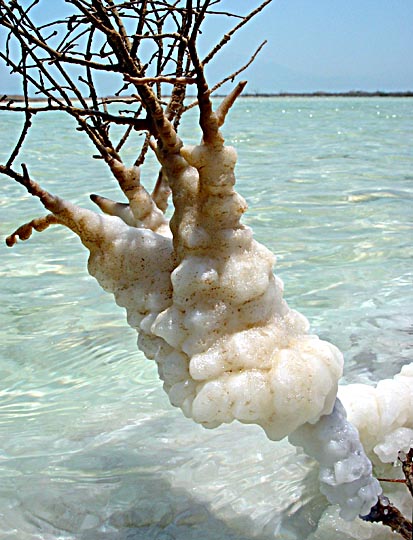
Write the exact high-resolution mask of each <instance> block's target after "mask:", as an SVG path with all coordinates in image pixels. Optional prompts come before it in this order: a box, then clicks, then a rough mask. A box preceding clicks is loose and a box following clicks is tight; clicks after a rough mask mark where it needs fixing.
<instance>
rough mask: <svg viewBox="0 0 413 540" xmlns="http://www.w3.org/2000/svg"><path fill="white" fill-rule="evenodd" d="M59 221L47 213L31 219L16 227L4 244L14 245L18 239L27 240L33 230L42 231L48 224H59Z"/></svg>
mask: <svg viewBox="0 0 413 540" xmlns="http://www.w3.org/2000/svg"><path fill="white" fill-rule="evenodd" d="M60 223H61V221H60V220H59V219H58V218H57V217H56V216H55V215H54V214H47V215H45V216H42V217H39V218H35V219H32V221H29V223H24V224H23V225H21V226H20V227H19V228H18V229H16V230H15V231H14V232H13V233H12V234H10V235H9V236H8V237H7V238H6V244H7V245H8V246H9V247H12V246H14V244H15V243H16V242H17V240H18V239H20V240H28V239H29V238H30V237H31V235H32V232H33V230H35V231H37V232H42V231H44V230H45V229H47V228H48V227H49V226H50V225H55V224H60Z"/></svg>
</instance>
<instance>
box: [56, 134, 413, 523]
mask: <svg viewBox="0 0 413 540" xmlns="http://www.w3.org/2000/svg"><path fill="white" fill-rule="evenodd" d="M174 148H175V147H174ZM176 148H177V149H175V150H174V152H172V153H165V155H163V154H162V151H161V150H159V152H158V158H159V160H160V162H161V165H162V166H163V170H164V172H165V175H166V176H167V178H168V180H169V184H170V187H171V189H172V194H173V203H174V208H175V212H174V215H173V217H172V219H171V221H170V224H169V225H170V229H169V228H168V226H167V223H166V222H164V221H163V219H162V216H161V217H160V216H159V211H158V210H157V209H156V208H154V207H153V205H152V203H150V201H149V202H148V199H147V196H146V195H145V193H144V192H143V191H142V190H141V188H140V186H139V184H138V180H137V179H138V173H137V172H136V171H135V172H134V171H132V172H128V174H126V173H125V172H124V171H123V172H122V171H121V172H122V175H123V176H122V178H121V180H122V182H123V183H124V184H125V185H130V186H131V189H130V194H129V195H128V197H129V201H130V205H129V209H127V208H125V207H124V206H121V207H120V208H119V207H118V206H116V205H117V204H118V203H113V202H112V203H111V202H109V203H107V202H106V201H102V200H100V201H99V203H98V204H99V205H100V206H101V208H102V209H104V210H105V207H106V206H107V205H109V206H108V207H107V209H108V211H109V213H112V214H117V215H118V216H119V217H114V216H112V215H110V216H108V215H105V216H98V215H97V214H95V213H94V212H90V211H89V210H84V209H81V208H79V207H76V206H74V205H71V204H70V203H67V202H66V201H61V200H60V199H58V198H55V199H54V202H53V201H52V202H53V205H54V206H53V213H54V214H55V215H56V216H57V217H58V219H59V221H60V222H61V223H63V224H65V225H67V226H68V227H70V228H71V229H72V230H73V231H75V232H76V233H77V234H78V235H79V236H80V238H81V240H82V242H83V243H84V245H85V246H86V247H87V248H88V249H89V251H90V257H89V272H90V274H91V275H93V276H94V277H95V278H96V279H97V280H98V282H99V283H100V285H101V286H102V287H103V288H104V289H105V290H107V291H109V292H111V293H113V294H114V296H115V299H116V302H117V303H118V304H119V305H120V306H123V307H125V308H126V311H127V319H128V323H129V324H130V326H132V327H133V328H135V329H136V330H137V332H138V346H139V348H140V349H141V350H142V351H143V352H144V353H145V355H146V356H147V358H149V359H154V360H155V361H156V363H157V365H158V371H159V376H160V378H161V379H162V381H163V383H164V389H165V391H166V392H167V394H168V396H169V399H170V401H171V403H172V404H173V405H174V406H177V407H180V408H181V409H182V411H183V412H184V414H185V415H186V416H188V417H190V418H193V419H194V420H195V421H196V422H198V423H200V424H202V425H203V426H205V427H207V428H214V427H216V426H219V425H220V424H222V423H230V422H232V421H233V420H238V421H240V422H243V423H255V424H258V425H260V426H261V427H262V428H263V429H264V430H265V432H266V434H267V436H268V437H269V438H270V439H272V440H280V439H282V438H284V437H285V436H287V435H290V434H293V435H292V436H291V440H292V441H293V442H294V444H298V445H300V446H303V447H304V448H305V450H306V451H307V452H308V453H309V454H310V455H312V456H314V457H315V458H316V459H317V460H318V461H319V462H320V481H321V484H322V490H323V492H324V493H325V494H326V496H327V498H328V499H329V500H330V502H332V503H339V504H340V506H341V515H342V516H343V517H345V519H354V517H356V516H357V515H358V514H363V513H366V514H367V513H368V511H369V510H370V507H371V506H372V505H374V504H375V502H376V500H377V495H378V493H379V492H380V489H379V487H378V483H377V481H376V480H374V479H373V478H372V476H371V463H370V461H369V459H368V458H367V457H366V455H365V453H364V451H363V449H362V447H361V444H360V442H359V439H358V434H357V430H356V429H354V428H353V427H352V426H351V424H350V423H349V422H348V421H347V420H346V418H345V413H344V409H343V408H342V407H341V405H340V404H339V402H337V403H336V406H335V408H334V411H333V407H334V404H335V401H336V394H337V386H338V380H339V378H340V377H341V374H342V366H343V357H342V354H341V353H340V351H339V350H338V349H337V348H336V347H334V346H333V345H331V344H330V343H328V342H325V341H322V340H320V339H319V338H318V337H317V336H315V335H312V334H309V324H308V321H307V319H306V318H305V317H304V316H303V315H301V314H300V313H298V312H297V311H295V310H292V309H290V308H289V306H288V305H287V303H286V302H285V300H284V299H283V284H282V281H281V280H280V279H279V278H277V277H276V276H274V274H273V273H272V270H273V266H274V264H275V257H274V255H273V254H272V253H271V252H269V251H268V250H267V249H266V248H265V247H264V246H262V245H261V244H259V243H258V242H256V241H255V240H254V239H253V236H252V231H251V229H249V228H248V227H245V226H243V225H242V224H241V223H240V218H241V216H242V214H243V212H244V211H245V210H246V203H245V201H244V199H243V198H242V197H241V196H240V195H238V194H237V193H236V192H235V191H234V187H233V186H234V183H235V177H234V167H235V163H236V153H235V150H234V149H233V148H228V147H227V148H226V147H224V146H222V145H220V144H218V143H217V144H215V145H206V144H201V145H200V146H195V147H184V148H182V149H181V150H180V152H179V145H176ZM132 173H133V174H132ZM119 175H120V173H119ZM128 175H130V176H128ZM128 182H129V184H128ZM142 201H143V202H142ZM131 220H132V221H131ZM171 233H172V238H171V236H170V235H171ZM411 372H412V369H410V371H408V368H407V367H406V369H405V371H404V372H403V371H402V374H401V375H400V377H399V379H400V380H399V379H397V378H395V381H396V379H397V381H396V382H397V384H398V389H399V387H400V388H402V394H399V395H402V396H404V397H402V399H398V398H397V397H396V398H395V396H394V394H392V392H393V391H394V390H395V388H393V387H392V386H391V385H392V384H393V383H392V382H391V381H390V382H389V381H387V382H386V381H383V382H382V383H383V384H381V383H379V385H378V387H377V388H378V390H377V392H379V393H378V395H377V397H374V399H373V397H372V394H371V392H374V391H375V390H374V389H371V390H370V389H368V390H366V389H363V392H364V394H363V396H364V397H363V398H362V399H361V400H360V397H359V395H358V393H357V391H358V390H357V389H356V393H357V394H355V395H357V402H356V401H354V404H352V403H353V402H352V401H351V399H350V397H349V396H350V395H351V391H348V390H347V391H346V390H344V391H341V393H340V396H342V399H343V401H344V403H345V406H346V408H348V409H349V413H350V419H351V420H352V421H354V422H355V424H356V425H357V426H358V427H359V428H360V433H361V437H362V441H363V443H364V442H365V441H366V444H367V448H368V449H369V448H370V447H371V448H372V449H374V452H376V455H377V456H378V457H380V458H382V457H383V456H384V457H385V459H387V457H388V456H390V454H391V455H392V456H393V454H394V452H393V448H390V447H391V446H392V441H391V440H390V439H389V438H388V437H387V438H386V435H389V434H391V435H395V434H397V436H401V437H402V438H403V441H405V443H406V444H408V443H407V441H411V439H410V435H411V433H410V432H411V428H412V427H413V426H412V425H411V421H412V416H413V415H412V402H411V399H412V386H411V381H412V375H411ZM406 378H407V379H408V382H406V380H405V379H406ZM400 385H401V386H400ZM409 385H410V386H409ZM367 388H369V387H367ZM346 396H347V397H346ZM390 398H391V399H390ZM394 398H395V401H394ZM409 400H410V401H409ZM364 402H365V403H364ZM382 402H383V403H382ZM393 403H396V405H393ZM390 404H391V405H390ZM394 406H395V407H396V408H397V411H398V412H397V413H395V414H393V413H392V412H391V409H392V407H394ZM368 407H370V408H368ZM386 407H387V408H388V409H389V410H387V408H386ZM373 413H374V414H375V415H376V416H373V418H376V417H377V419H379V420H380V422H381V423H380V427H378V428H372V427H371V424H372V423H373V422H372V420H371V418H372V414H373ZM392 414H393V416H392ZM393 417H394V418H393ZM363 422H364V423H363ZM375 430H376V431H377V433H376V431H375ZM397 430H399V431H397ZM400 430H402V431H400ZM397 444H399V443H397ZM403 444H404V443H403ZM389 448H390V449H389ZM399 449H400V448H398V450H399Z"/></svg>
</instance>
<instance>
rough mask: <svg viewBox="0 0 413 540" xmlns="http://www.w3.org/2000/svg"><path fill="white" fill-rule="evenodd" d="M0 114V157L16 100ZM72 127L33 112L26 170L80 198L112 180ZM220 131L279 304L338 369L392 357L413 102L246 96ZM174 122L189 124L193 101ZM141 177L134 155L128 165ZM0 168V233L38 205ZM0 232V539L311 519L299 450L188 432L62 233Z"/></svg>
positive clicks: (240, 436) (305, 466)
mask: <svg viewBox="0 0 413 540" xmlns="http://www.w3.org/2000/svg"><path fill="white" fill-rule="evenodd" d="M0 118H1V124H0V143H1V144H0V162H4V161H5V160H6V159H7V155H8V152H9V151H10V149H11V148H12V146H13V143H14V140H15V139H16V137H17V136H18V133H19V128H20V127H21V122H22V118H21V117H19V116H18V115H15V114H12V113H1V116H0ZM72 128H73V124H72V123H71V121H70V120H69V119H67V118H65V117H64V116H61V115H59V114H58V113H53V114H50V115H47V116H46V115H45V116H39V117H36V118H35V125H34V128H33V130H32V134H31V136H30V138H29V140H28V141H27V142H26V144H25V147H24V152H23V155H22V160H23V161H24V162H26V163H27V165H28V167H29V171H30V173H31V175H32V176H33V177H34V178H35V179H36V180H38V181H39V182H40V183H41V184H42V186H43V187H45V188H46V189H48V190H49V191H51V192H53V193H56V194H59V195H61V196H63V197H65V198H68V199H70V200H72V201H74V202H76V203H79V204H82V205H86V206H89V207H92V206H93V205H92V203H90V202H89V199H88V195H89V193H93V192H95V193H99V194H102V195H104V196H108V197H113V198H120V195H119V193H118V189H117V187H116V185H115V182H114V181H113V180H112V179H111V178H110V176H109V175H108V173H107V171H106V169H105V166H104V165H103V164H102V163H101V162H99V161H96V160H91V159H90V155H91V154H93V153H94V151H93V149H92V148H91V146H90V144H89V142H88V141H87V140H86V138H85V136H84V135H82V134H79V133H78V132H74V131H73V129H72ZM224 135H225V137H226V140H227V143H228V144H233V145H234V146H236V148H237V150H238V155H239V162H238V166H237V179H238V180H237V186H238V190H239V191H240V192H241V194H242V195H243V196H244V197H245V198H246V199H247V202H248V204H249V211H248V213H247V214H246V216H245V219H244V222H245V223H247V224H248V225H250V226H251V227H253V229H254V232H255V236H256V238H257V239H258V240H259V241H261V242H263V243H264V244H266V245H267V246H268V247H269V248H270V249H271V250H272V251H274V252H275V253H276V254H277V257H278V262H277V266H276V269H275V271H276V273H277V274H278V275H280V277H282V279H283V280H284V283H285V298H286V299H287V301H288V302H289V304H290V305H291V306H293V307H295V308H297V309H299V310H300V311H301V312H303V313H304V314H305V315H306V316H307V317H308V318H309V319H310V322H311V325H312V328H313V330H314V331H315V332H316V333H318V334H319V335H320V336H321V337H323V338H325V339H328V340H329V341H331V342H333V343H335V344H336V345H337V346H339V347H340V349H341V350H342V351H343V353H344V355H345V360H346V368H345V380H346V381H355V380H357V381H361V382H368V383H373V382H375V381H377V380H379V379H381V378H384V377H388V376H392V375H393V374H394V373H396V372H397V371H399V369H400V366H401V365H403V364H404V363H406V362H408V361H411V347H412V333H413V330H412V320H413V302H412V297H413V293H412V287H411V285H412V279H411V274H412V262H411V261H412V229H411V226H412V217H413V204H412V203H413V151H412V146H411V141H412V140H413V102H412V101H411V100H409V99H390V98H389V99H348V98H340V99H333V98H330V99H301V98H291V99H287V98H283V99H278V98H274V99H272V98H271V99H258V98H246V99H241V100H239V102H238V103H237V104H236V107H235V108H234V110H233V111H232V113H231V115H230V118H229V120H228V126H226V127H225V129H224ZM181 136H182V137H183V138H184V140H185V141H186V142H190V143H195V142H197V140H198V131H197V129H196V117H195V113H194V114H192V116H191V117H188V118H187V119H186V121H185V123H184V125H183V130H182V133H181ZM126 155H127V157H129V158H130V159H133V157H134V155H135V152H134V148H133V147H130V148H128V149H127V151H126ZM155 175H156V165H155V163H154V160H153V159H151V160H150V163H149V166H148V171H147V172H146V173H145V174H144V176H143V181H144V182H145V181H147V182H149V183H151V182H152V180H153V178H155ZM1 181H2V190H1V203H0V226H1V235H2V241H3V238H4V237H5V236H7V234H10V232H12V231H13V230H14V229H15V228H16V227H17V226H19V225H20V224H21V223H23V222H25V221H27V220H29V219H32V218H33V217H36V216H38V215H41V214H42V213H43V211H42V210H41V207H40V204H39V203H38V202H37V201H35V200H33V199H32V198H31V197H30V196H28V195H27V194H26V193H25V192H24V190H23V188H22V187H20V186H18V185H16V184H14V183H13V182H12V181H11V180H10V179H8V178H6V177H4V178H2V179H1ZM0 249H1V261H2V262H1V267H0V275H1V280H0V298H1V302H0V321H1V325H0V336H1V343H2V350H1V357H0V380H1V386H0V538H1V540H3V539H5V540H6V539H7V540H9V539H10V540H26V539H27V540H34V539H40V540H57V539H62V540H74V539H76V540H100V539H103V540H106V539H110V540H126V539H139V540H140V539H157V540H173V539H176V540H178V539H179V540H181V539H182V540H192V539H193V540H195V539H196V540H202V539H205V540H212V539H224V540H229V539H231V540H249V539H252V538H258V539H259V540H264V539H265V540H266V539H267V538H268V539H269V538H280V539H281V538H285V539H294V538H297V539H299V540H304V539H306V538H309V537H310V535H311V533H312V531H313V530H314V529H315V528H316V526H317V520H318V517H319V515H320V514H321V512H322V511H323V509H324V507H325V502H324V500H323V498H322V497H321V496H320V495H319V494H318V493H317V489H316V484H317V483H316V481H315V474H316V473H315V472H314V471H312V469H311V467H310V463H309V460H307V458H305V457H304V456H301V455H296V453H295V450H294V449H292V448H291V447H290V446H289V445H288V444H287V443H286V442H281V443H270V442H269V441H267V440H266V438H265V436H264V434H263V432H261V431H260V430H259V429H258V428H255V427H254V426H242V425H239V424H233V425H230V426H224V427H221V428H219V429H216V430H213V431H206V430H204V429H203V428H201V427H200V426H197V425H195V424H194V423H192V422H191V421H189V420H188V419H185V418H183V417H182V414H181V413H180V411H177V410H175V409H173V408H172V407H171V406H170V404H169V402H168V400H167V397H166V395H165V394H164V393H163V391H162V388H161V384H160V383H159V381H158V377H157V372H156V367H155V365H154V364H153V363H152V362H150V361H148V360H145V358H144V357H143V355H142V354H141V353H140V352H139V351H138V350H137V348H136V335H135V333H134V332H133V331H132V330H131V329H129V328H128V327H127V326H126V322H125V317H124V313H123V310H121V309H120V308H118V307H117V306H116V305H115V304H114V302H113V300H112V298H111V297H110V296H109V295H107V294H106V293H104V292H103V291H101V290H100V289H99V287H98V285H97V284H96V283H95V281H94V280H93V279H92V278H91V277H89V276H88V275H87V273H86V269H85V267H86V259H87V255H86V253H85V252H84V251H83V249H82V247H81V245H80V242H79V241H78V240H77V239H76V238H75V237H74V236H73V235H72V234H71V233H70V232H69V231H67V230H65V229H63V228H60V227H52V228H50V229H49V230H48V231H46V232H44V233H42V234H37V233H34V235H33V237H32V239H31V240H30V241H29V242H27V243H25V244H24V243H19V244H18V245H17V246H15V247H14V248H13V249H8V248H6V246H5V244H3V245H2V246H1V247H0ZM409 355H410V356H409ZM317 538H318V537H317ZM325 538H326V539H327V538H328V539H330V538H333V536H331V531H330V532H328V531H327V532H326V533H325ZM341 538H352V536H351V535H350V533H349V535H348V536H343V537H340V539H341Z"/></svg>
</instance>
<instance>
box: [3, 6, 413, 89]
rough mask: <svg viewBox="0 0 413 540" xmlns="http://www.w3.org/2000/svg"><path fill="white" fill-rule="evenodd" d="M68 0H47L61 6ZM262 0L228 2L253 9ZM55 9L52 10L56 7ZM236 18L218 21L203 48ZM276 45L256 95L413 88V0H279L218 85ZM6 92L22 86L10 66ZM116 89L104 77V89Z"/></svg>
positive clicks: (258, 76) (252, 77)
mask: <svg viewBox="0 0 413 540" xmlns="http://www.w3.org/2000/svg"><path fill="white" fill-rule="evenodd" d="M61 3H62V2H61V0H43V4H42V3H41V5H48V6H49V7H50V9H53V11H57V12H58V11H59V5H60V4H61ZM258 4H259V1H256V0H226V1H225V3H223V7H224V6H225V7H228V9H231V7H233V8H235V9H236V10H240V8H241V9H242V10H244V11H245V12H247V11H249V10H250V9H253V8H254V7H255V6H257V5H258ZM48 11H49V9H48ZM232 24H233V22H231V21H229V20H228V19H225V20H223V21H220V20H217V19H214V21H213V22H212V21H211V22H210V23H209V25H208V26H207V27H206V28H205V31H204V34H203V36H202V40H204V42H203V41H201V42H200V45H201V48H202V47H205V50H209V49H210V47H211V44H212V43H213V41H214V36H216V35H217V34H218V32H221V31H222V29H223V28H230V27H231V25H232ZM264 39H267V40H268V44H267V45H266V47H265V49H263V51H262V52H261V54H260V56H259V57H258V58H257V60H256V61H255V63H254V64H253V65H252V66H251V67H250V68H249V69H248V71H247V72H246V73H245V74H244V75H243V77H244V78H247V79H248V81H249V85H248V90H249V92H279V91H290V92H291V91H292V92H299V91H315V90H325V91H345V90H352V89H360V90H370V91H374V90H378V89H380V90H413V0H273V2H272V4H270V5H269V6H268V7H267V8H266V9H265V10H264V11H263V12H262V13H261V14H260V15H258V16H257V18H256V19H254V20H253V21H252V22H251V23H250V25H249V26H247V27H245V29H244V30H242V31H241V32H240V34H239V35H238V37H236V38H235V39H234V40H233V43H232V44H231V46H230V47H228V49H227V50H226V52H223V53H222V54H220V56H219V57H217V58H216V61H215V63H214V65H213V66H211V67H209V68H208V76H209V78H210V80H211V82H214V81H215V80H217V79H218V78H219V77H220V76H225V75H226V74H228V72H231V71H233V70H234V69H236V68H238V67H240V66H241V65H243V64H244V63H245V62H246V61H247V60H248V58H249V57H250V56H251V54H252V53H253V52H254V50H255V49H256V47H257V46H258V45H259V43H260V42H261V41H263V40H264ZM0 92H2V93H17V92H19V87H18V84H17V82H14V81H13V80H12V79H11V78H10V77H9V76H8V75H7V71H6V69H5V68H4V66H2V67H1V68H0ZM110 92H111V88H110V86H109V83H107V82H105V80H103V79H102V81H101V82H100V93H101V94H107V93H110Z"/></svg>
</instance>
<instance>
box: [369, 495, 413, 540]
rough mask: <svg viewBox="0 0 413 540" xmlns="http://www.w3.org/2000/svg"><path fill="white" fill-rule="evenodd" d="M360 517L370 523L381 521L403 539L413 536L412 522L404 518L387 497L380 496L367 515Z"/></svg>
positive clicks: (409, 539) (408, 539)
mask: <svg viewBox="0 0 413 540" xmlns="http://www.w3.org/2000/svg"><path fill="white" fill-rule="evenodd" d="M362 519H363V520H364V521H369V522H371V523H383V525H386V526H387V527H390V528H391V530H392V531H393V532H395V533H398V534H400V536H401V537H402V538H404V539H405V540H412V538H413V528H412V522H411V521H409V520H408V519H406V518H405V517H404V516H403V514H402V513H401V512H400V510H398V509H397V508H396V507H395V506H393V505H392V504H391V502H390V501H389V499H388V498H387V497H383V496H382V497H380V498H379V500H378V501H377V503H376V504H375V505H374V506H373V507H372V509H371V510H370V513H369V514H368V515H367V516H362Z"/></svg>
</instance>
